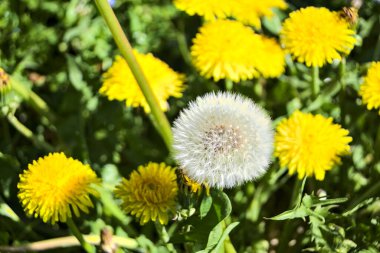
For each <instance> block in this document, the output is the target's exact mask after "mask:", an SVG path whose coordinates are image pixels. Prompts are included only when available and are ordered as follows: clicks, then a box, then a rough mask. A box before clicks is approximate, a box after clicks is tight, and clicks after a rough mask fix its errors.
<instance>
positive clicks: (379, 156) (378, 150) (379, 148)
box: [373, 127, 380, 161]
mask: <svg viewBox="0 0 380 253" xmlns="http://www.w3.org/2000/svg"><path fill="white" fill-rule="evenodd" d="M373 150H375V155H374V156H375V161H380V127H377V133H376V139H375V144H374V149H373Z"/></svg>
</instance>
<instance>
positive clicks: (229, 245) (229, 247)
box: [223, 218, 236, 253]
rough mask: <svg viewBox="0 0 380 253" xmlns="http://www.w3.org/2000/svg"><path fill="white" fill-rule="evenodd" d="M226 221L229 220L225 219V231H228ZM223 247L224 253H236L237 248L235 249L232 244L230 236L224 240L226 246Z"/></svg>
mask: <svg viewBox="0 0 380 253" xmlns="http://www.w3.org/2000/svg"><path fill="white" fill-rule="evenodd" d="M226 219H227V218H225V219H224V220H223V230H224V229H226V227H227V222H226ZM223 246H224V252H225V253H236V250H235V247H234V245H233V244H232V242H231V239H230V236H229V235H227V237H226V239H225V240H224V245H223Z"/></svg>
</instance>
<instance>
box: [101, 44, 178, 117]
mask: <svg viewBox="0 0 380 253" xmlns="http://www.w3.org/2000/svg"><path fill="white" fill-rule="evenodd" d="M134 53H135V56H136V59H137V61H138V63H139V64H140V65H141V68H142V70H143V71H144V74H145V76H146V78H147V80H148V82H149V84H150V86H151V88H152V90H153V93H154V94H155V95H156V98H157V99H158V102H159V104H160V108H161V109H162V110H163V111H167V110H168V109H169V105H168V103H167V100H168V99H169V97H171V96H172V97H181V96H182V91H183V89H184V85H183V79H184V77H183V75H181V74H178V73H177V72H175V71H174V70H172V69H171V68H170V67H169V66H168V65H167V64H166V63H164V62H162V61H161V60H159V59H157V58H155V57H154V56H153V55H152V54H140V53H138V52H137V51H134ZM103 79H104V81H103V85H102V87H101V88H100V90H99V92H100V94H102V95H106V96H107V97H108V99H109V100H114V99H116V100H119V101H124V100H125V103H126V105H127V106H132V107H139V106H142V107H143V108H144V110H145V112H146V113H149V112H150V108H149V105H148V103H147V101H146V100H145V97H144V95H143V93H142V91H141V90H140V87H139V85H138V84H137V82H136V79H135V78H134V76H133V74H132V72H131V70H130V68H129V67H128V64H127V62H126V61H125V60H124V58H122V57H120V56H116V59H115V62H114V63H113V64H112V66H111V68H110V69H109V70H108V71H107V72H106V73H104V75H103Z"/></svg>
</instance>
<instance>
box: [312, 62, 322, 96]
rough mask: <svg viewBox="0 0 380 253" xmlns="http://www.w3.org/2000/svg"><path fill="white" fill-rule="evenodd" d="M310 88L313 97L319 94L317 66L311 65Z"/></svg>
mask: <svg viewBox="0 0 380 253" xmlns="http://www.w3.org/2000/svg"><path fill="white" fill-rule="evenodd" d="M311 89H312V92H313V97H314V98H316V97H318V95H319V90H320V87H319V68H318V66H312V67H311Z"/></svg>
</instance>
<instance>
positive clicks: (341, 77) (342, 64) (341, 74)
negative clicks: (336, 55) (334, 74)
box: [339, 58, 346, 124]
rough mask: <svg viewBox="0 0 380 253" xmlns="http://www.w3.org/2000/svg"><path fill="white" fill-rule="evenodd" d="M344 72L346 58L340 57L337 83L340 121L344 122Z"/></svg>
mask: <svg viewBox="0 0 380 253" xmlns="http://www.w3.org/2000/svg"><path fill="white" fill-rule="evenodd" d="M345 74H346V58H342V60H341V61H340V64H339V83H340V89H341V90H340V94H339V100H340V104H341V106H340V115H341V121H342V123H343V124H344V123H345V118H346V110H345V104H344V101H345V98H346V80H345V78H344V77H345Z"/></svg>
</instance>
